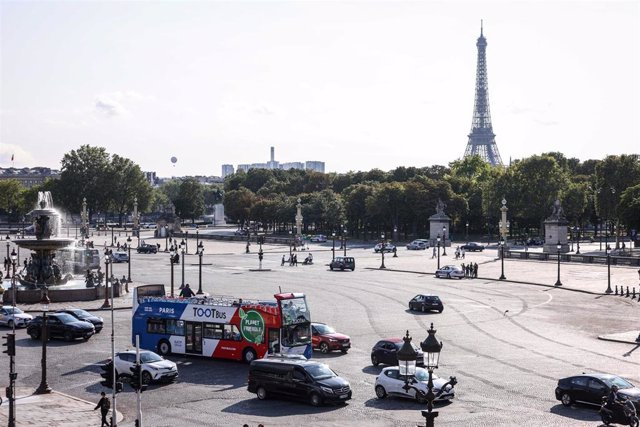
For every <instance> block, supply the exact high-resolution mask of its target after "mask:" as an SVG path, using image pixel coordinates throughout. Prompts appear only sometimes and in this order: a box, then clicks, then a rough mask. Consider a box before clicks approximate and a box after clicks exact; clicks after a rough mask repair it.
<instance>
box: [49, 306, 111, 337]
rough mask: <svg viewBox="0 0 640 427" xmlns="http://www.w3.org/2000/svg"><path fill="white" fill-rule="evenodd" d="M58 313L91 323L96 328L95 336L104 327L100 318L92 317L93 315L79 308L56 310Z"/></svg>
mask: <svg viewBox="0 0 640 427" xmlns="http://www.w3.org/2000/svg"><path fill="white" fill-rule="evenodd" d="M58 312H59V313H67V314H70V315H72V316H73V317H75V318H76V319H78V320H82V321H85V322H89V323H91V324H92V325H93V327H94V328H96V334H97V333H98V332H100V331H101V330H102V327H103V326H104V320H103V319H102V317H98V316H94V315H93V314H91V313H89V312H88V311H86V310H83V309H81V308H73V307H71V308H65V309H62V310H58Z"/></svg>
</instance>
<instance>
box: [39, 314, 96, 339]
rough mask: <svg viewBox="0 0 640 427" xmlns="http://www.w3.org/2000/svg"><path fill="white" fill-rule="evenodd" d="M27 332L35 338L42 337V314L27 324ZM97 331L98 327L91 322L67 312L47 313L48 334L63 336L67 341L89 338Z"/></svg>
mask: <svg viewBox="0 0 640 427" xmlns="http://www.w3.org/2000/svg"><path fill="white" fill-rule="evenodd" d="M27 333H28V334H29V336H30V337H31V338H33V339H34V340H37V339H40V334H41V333H42V316H38V317H36V318H34V319H33V320H32V321H31V322H29V326H27ZM95 333H96V329H95V328H94V327H93V325H92V324H91V323H89V322H84V321H82V320H78V319H76V318H75V317H73V316H72V315H70V314H67V313H50V314H48V315H47V335H48V336H49V337H50V338H52V337H61V338H64V339H65V340H66V341H73V340H75V339H76V338H82V339H84V340H85V341H86V340H88V339H89V338H91V337H92V336H93V334H95Z"/></svg>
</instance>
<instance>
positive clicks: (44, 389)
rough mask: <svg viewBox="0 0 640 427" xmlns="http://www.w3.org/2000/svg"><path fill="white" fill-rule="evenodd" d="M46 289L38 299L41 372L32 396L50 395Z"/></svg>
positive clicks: (47, 300) (47, 296) (47, 299)
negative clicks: (40, 321)
mask: <svg viewBox="0 0 640 427" xmlns="http://www.w3.org/2000/svg"><path fill="white" fill-rule="evenodd" d="M47 293H48V291H47V287H46V286H45V288H44V289H43V291H42V298H41V299H40V305H41V306H42V331H41V332H40V338H41V339H42V359H40V367H41V371H42V377H41V378H40V385H39V386H38V388H37V390H36V391H35V392H34V394H47V393H51V391H52V390H51V387H49V384H47V341H48V340H49V337H48V336H47V333H48V328H47V312H48V311H49V303H50V302H51V301H50V300H49V295H47Z"/></svg>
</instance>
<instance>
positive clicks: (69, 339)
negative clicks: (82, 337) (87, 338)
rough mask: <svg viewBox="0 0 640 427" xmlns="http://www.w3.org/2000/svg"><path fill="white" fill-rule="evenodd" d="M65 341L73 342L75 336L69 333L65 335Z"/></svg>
mask: <svg viewBox="0 0 640 427" xmlns="http://www.w3.org/2000/svg"><path fill="white" fill-rule="evenodd" d="M64 340H65V341H73V334H72V333H71V332H69V331H67V332H65V333H64Z"/></svg>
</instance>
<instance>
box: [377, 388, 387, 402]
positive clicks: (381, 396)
mask: <svg viewBox="0 0 640 427" xmlns="http://www.w3.org/2000/svg"><path fill="white" fill-rule="evenodd" d="M376 397H377V398H378V399H384V398H385V397H387V390H385V389H384V387H382V386H381V385H377V386H376Z"/></svg>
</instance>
